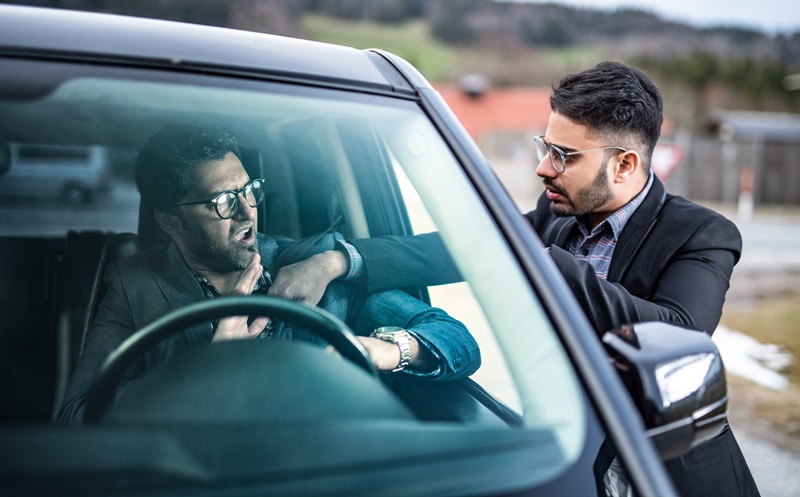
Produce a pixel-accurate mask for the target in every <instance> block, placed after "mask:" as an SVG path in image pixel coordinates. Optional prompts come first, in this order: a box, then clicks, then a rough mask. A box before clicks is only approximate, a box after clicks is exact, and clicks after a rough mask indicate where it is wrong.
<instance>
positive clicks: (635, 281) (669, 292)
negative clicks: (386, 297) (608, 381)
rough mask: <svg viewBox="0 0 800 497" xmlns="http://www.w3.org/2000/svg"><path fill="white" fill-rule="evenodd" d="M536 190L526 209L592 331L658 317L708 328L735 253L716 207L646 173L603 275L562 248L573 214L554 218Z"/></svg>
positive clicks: (734, 232) (732, 229)
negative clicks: (533, 203)
mask: <svg viewBox="0 0 800 497" xmlns="http://www.w3.org/2000/svg"><path fill="white" fill-rule="evenodd" d="M549 203H550V201H549V200H548V199H547V197H545V196H542V197H541V198H540V199H539V204H538V205H537V208H536V210H535V211H533V212H529V213H528V214H526V216H525V217H526V218H528V220H529V221H530V223H531V225H532V226H533V228H534V229H535V230H536V232H537V233H538V234H539V236H540V237H541V239H542V242H543V243H544V245H545V246H548V247H550V255H551V256H552V257H553V260H554V261H555V263H556V265H557V266H558V268H559V270H560V271H561V274H563V275H564V278H565V279H566V281H567V283H568V284H569V286H570V288H571V289H572V292H573V293H574V294H575V296H576V297H577V299H578V302H579V303H580V304H581V306H582V307H583V309H584V310H586V314H587V315H588V316H589V319H590V321H591V322H592V324H593V325H594V328H595V330H597V332H598V333H600V334H602V333H604V332H605V331H606V330H609V329H611V328H614V327H617V326H620V325H623V324H626V323H636V322H643V321H665V322H671V323H676V324H679V325H681V326H684V327H687V328H692V329H696V330H702V331H705V332H706V333H708V334H711V333H713V332H714V329H715V328H716V327H717V324H719V319H720V317H721V315H722V304H723V303H724V302H725V293H726V292H727V291H728V287H729V282H730V278H731V274H732V272H733V266H734V265H735V264H736V263H737V262H738V261H739V257H740V255H741V253H742V237H741V235H740V234H739V230H738V229H737V228H736V226H735V225H734V224H733V223H732V222H731V221H729V220H728V219H726V218H724V217H723V216H721V215H719V214H717V213H716V212H714V211H712V210H710V209H706V208H705V207H701V206H699V205H697V204H694V203H692V202H690V201H688V200H686V199H685V198H683V197H678V196H675V195H670V194H668V193H666V191H665V190H664V185H663V184H662V183H661V182H660V181H659V180H658V178H654V180H653V185H652V187H651V188H650V192H648V194H647V196H646V197H645V199H644V201H643V202H642V204H641V205H640V206H639V207H638V208H637V209H636V211H635V212H634V213H633V215H632V216H631V218H630V219H629V220H628V222H627V224H626V225H625V228H624V229H623V230H622V233H621V234H620V237H619V240H618V241H617V247H616V249H615V250H614V255H613V258H612V259H611V266H610V268H609V273H608V279H607V280H601V279H599V278H597V276H596V275H595V272H594V269H593V268H592V266H591V265H590V264H588V263H587V262H584V261H580V260H578V259H576V258H575V257H573V256H572V255H571V254H569V253H568V252H567V251H566V250H565V248H566V247H567V241H568V239H569V237H570V235H571V234H572V233H573V232H574V230H576V229H577V225H578V223H577V221H576V219H575V217H556V216H555V215H553V213H552V211H551V210H550V207H549Z"/></svg>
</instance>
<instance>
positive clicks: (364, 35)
mask: <svg viewBox="0 0 800 497" xmlns="http://www.w3.org/2000/svg"><path fill="white" fill-rule="evenodd" d="M300 26H301V29H302V31H303V35H304V36H305V37H306V38H309V39H311V40H316V41H323V42H327V43H335V44H337V45H346V46H351V47H355V48H360V49H364V48H380V49H382V50H386V51H388V52H391V53H393V54H396V55H398V56H400V57H402V58H404V59H405V60H407V61H408V62H409V63H411V64H412V65H413V66H414V67H416V68H417V69H418V70H419V71H420V72H421V73H422V75H423V76H425V77H426V78H427V79H428V80H429V81H431V82H434V83H436V82H446V81H447V82H452V81H454V80H455V79H456V78H457V77H458V76H461V75H462V74H465V73H471V72H478V73H483V74H487V75H489V76H490V79H492V80H493V83H497V84H499V85H501V86H502V85H506V84H511V85H533V86H550V84H552V82H553V81H554V80H556V79H558V78H560V77H561V76H563V75H564V74H566V73H570V72H575V71H579V70H582V69H585V68H587V67H590V66H592V65H593V64H596V63H597V62H599V61H601V60H604V59H605V58H606V57H607V55H605V54H604V53H603V51H602V50H601V49H599V48H597V47H566V48H541V47H539V48H524V47H515V48H510V47H509V48H508V49H506V50H502V49H500V51H498V49H497V48H496V47H495V48H494V49H492V48H491V47H486V48H484V49H480V48H461V47H454V46H449V45H446V44H444V43H441V42H440V41H438V40H436V39H434V38H433V36H431V33H430V26H429V25H428V23H427V22H425V21H413V22H407V23H403V24H396V25H390V24H378V23H375V22H367V21H360V22H359V21H346V20H342V19H336V18H332V17H326V16H320V15H313V14H306V15H305V16H304V17H303V19H302V20H301V22H300Z"/></svg>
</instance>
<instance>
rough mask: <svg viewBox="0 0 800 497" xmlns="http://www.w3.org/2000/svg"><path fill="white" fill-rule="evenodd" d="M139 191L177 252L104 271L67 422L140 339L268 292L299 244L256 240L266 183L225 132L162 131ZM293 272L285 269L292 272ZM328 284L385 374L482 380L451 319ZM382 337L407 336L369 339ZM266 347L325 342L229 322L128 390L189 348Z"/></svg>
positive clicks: (471, 344) (168, 348)
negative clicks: (198, 312)
mask: <svg viewBox="0 0 800 497" xmlns="http://www.w3.org/2000/svg"><path fill="white" fill-rule="evenodd" d="M136 181H137V186H138V188H139V192H140V195H141V202H142V203H143V205H152V206H154V210H153V216H154V220H155V222H157V224H158V226H159V227H160V228H161V230H163V231H164V232H165V233H166V234H167V235H169V237H170V239H171V242H169V243H167V244H162V245H159V246H156V247H154V248H151V249H148V250H144V251H142V252H139V253H138V254H135V255H133V256H130V257H127V258H123V259H120V260H118V261H115V262H112V263H110V264H109V265H108V267H107V269H106V273H105V279H104V281H105V285H106V288H107V290H106V294H105V296H104V297H103V299H102V300H101V302H100V304H99V307H98V311H97V314H96V317H95V319H94V321H93V324H92V326H91V328H90V330H89V332H88V334H87V336H86V343H85V346H84V350H83V353H82V355H81V357H80V360H79V362H78V364H77V366H76V368H75V371H74V373H73V375H72V377H71V378H70V381H69V384H68V387H67V391H66V394H65V401H64V403H63V404H62V407H61V410H60V413H59V421H60V422H64V423H70V422H79V421H80V420H81V419H82V413H83V408H84V404H85V400H86V396H87V393H88V391H89V388H90V386H91V383H92V381H93V378H94V377H95V375H96V373H97V372H98V370H99V368H100V366H101V365H102V363H103V361H104V360H105V359H106V358H107V357H108V355H109V354H110V353H111V352H112V351H113V350H114V349H115V348H116V347H117V346H119V345H120V344H121V343H122V342H123V341H124V340H125V339H126V338H128V337H129V336H130V335H132V334H133V333H134V332H135V331H136V330H138V329H140V328H142V327H143V326H145V325H147V324H149V323H150V322H152V321H153V320H155V319H157V318H158V317H160V316H162V315H164V314H165V313H167V312H169V311H171V310H173V309H175V308H178V307H181V306H183V305H186V304H188V303H191V302H195V301H199V300H202V299H204V298H213V297H215V296H218V295H250V294H264V293H266V292H267V291H268V290H269V288H270V287H271V285H272V279H273V275H272V274H270V272H269V270H268V269H266V268H269V267H270V266H271V265H272V264H273V263H274V262H275V261H276V259H277V258H278V257H279V256H280V255H281V254H282V253H284V252H286V253H288V252H289V251H290V250H291V249H292V247H293V246H294V247H295V248H296V245H294V244H293V242H292V241H291V240H288V239H279V238H273V237H269V236H267V235H264V234H260V233H257V232H256V226H257V221H258V212H257V209H256V207H257V206H258V205H259V204H260V203H261V201H262V200H263V196H264V192H263V190H264V188H263V183H264V181H265V180H263V179H259V178H250V177H249V176H248V174H247V172H246V170H245V169H244V166H243V165H242V162H241V160H240V155H239V152H238V144H237V140H236V138H235V137H234V136H232V135H231V134H230V133H228V132H226V131H224V130H221V129H218V128H215V127H209V126H203V125H197V124H195V125H170V126H167V127H165V128H164V129H162V130H161V131H159V132H158V133H156V134H155V135H154V136H153V137H152V138H151V139H150V140H149V141H148V142H147V143H146V144H145V146H144V147H143V148H142V150H141V151H140V154H139V157H138V159H137V166H136ZM340 240H341V236H340V235H339V234H337V233H328V234H324V235H322V236H319V237H317V238H316V239H314V240H313V241H312V243H311V246H310V247H305V246H304V247H303V252H304V254H303V255H302V258H305V257H309V256H310V257H311V258H312V259H314V258H316V259H320V260H323V261H325V263H326V264H327V263H329V262H330V261H332V260H336V261H338V262H340V263H344V264H346V266H347V267H350V266H351V264H350V263H349V261H347V260H344V261H342V260H340V259H338V258H337V259H333V258H330V257H327V256H325V255H322V254H324V253H328V254H330V253H334V252H335V253H340V254H344V253H347V248H341V247H338V246H337V244H339V242H340ZM340 250H341V251H340ZM317 256H319V257H317ZM341 270H342V268H335V270H331V271H327V272H328V273H338V272H340V271H341ZM291 271H292V270H291V267H289V268H288V269H287V270H286V271H284V273H287V274H289V275H291ZM284 278H285V277H284ZM354 278H356V279H357V277H354ZM289 279H291V278H289ZM328 283H329V281H324V282H320V284H321V286H322V287H327V289H326V290H324V292H323V293H322V294H321V295H320V297H319V302H318V305H319V307H321V308H323V309H325V310H327V311H328V312H330V313H332V314H333V315H335V316H337V317H339V318H340V319H342V320H346V319H347V321H348V324H350V325H351V326H353V328H354V329H355V331H356V332H357V333H358V334H359V335H367V336H359V337H358V339H359V340H360V341H361V343H362V345H363V346H364V347H365V348H366V349H367V351H368V352H369V354H370V357H371V358H372V361H373V363H374V365H375V367H376V368H377V369H378V370H381V371H395V372H402V373H405V374H410V375H414V376H418V377H422V378H428V379H434V380H456V379H461V378H465V377H467V376H469V375H470V374H472V373H473V372H475V371H476V370H477V369H478V367H479V365H480V352H479V349H478V345H477V343H476V342H475V340H474V339H473V337H472V336H471V335H470V333H469V332H468V331H467V329H466V328H465V327H464V326H463V325H462V324H461V323H460V322H458V321H456V320H455V319H453V318H451V317H450V316H448V315H447V314H446V313H445V312H444V311H442V310H440V309H435V308H432V307H430V306H428V305H427V304H425V303H423V302H421V301H420V300H417V299H415V298H413V297H411V296H409V295H408V294H406V293H404V292H401V291H398V290H394V291H386V292H381V293H374V294H371V295H364V296H363V297H362V298H361V300H360V305H359V307H358V309H355V310H354V309H353V308H352V303H353V302H355V301H356V300H355V299H352V298H351V297H352V296H353V294H354V292H359V291H360V290H359V288H360V287H361V285H349V284H346V283H343V282H340V281H335V282H332V283H330V284H328ZM315 304H316V302H315ZM348 318H349V319H348ZM383 326H393V327H399V328H402V331H398V332H397V333H394V334H391V335H386V334H380V335H379V334H374V333H373V334H372V335H373V336H369V335H370V332H371V331H372V330H373V329H375V328H378V327H383ZM258 338H262V339H270V338H275V339H294V340H305V341H310V342H318V341H319V339H315V338H314V337H313V336H311V335H310V333H308V332H306V331H304V330H302V329H293V328H292V327H291V326H283V325H281V326H273V323H272V322H271V321H270V319H269V318H267V317H257V318H255V319H253V320H249V319H248V317H247V316H233V317H226V318H223V319H220V320H218V322H214V323H211V322H207V323H202V324H201V325H198V326H194V327H191V328H190V329H187V330H185V331H184V333H183V334H179V335H173V336H172V337H170V338H168V339H165V340H164V341H163V342H161V343H160V344H158V346H156V347H155V348H153V349H151V350H150V351H148V352H147V353H146V354H145V355H144V357H143V358H142V359H141V360H140V361H139V363H138V364H137V365H136V367H135V368H132V371H131V372H130V373H129V375H128V377H127V380H128V381H130V380H132V379H135V378H138V377H140V376H141V375H142V374H144V373H145V372H146V371H148V370H150V369H152V367H154V366H155V365H156V364H158V363H160V362H162V361H164V360H166V359H168V358H170V357H172V356H174V355H175V354H177V353H179V352H181V351H182V350H185V349H187V348H189V347H191V346H193V345H197V344H204V343H209V342H216V341H223V340H231V339H258ZM323 345H324V344H323Z"/></svg>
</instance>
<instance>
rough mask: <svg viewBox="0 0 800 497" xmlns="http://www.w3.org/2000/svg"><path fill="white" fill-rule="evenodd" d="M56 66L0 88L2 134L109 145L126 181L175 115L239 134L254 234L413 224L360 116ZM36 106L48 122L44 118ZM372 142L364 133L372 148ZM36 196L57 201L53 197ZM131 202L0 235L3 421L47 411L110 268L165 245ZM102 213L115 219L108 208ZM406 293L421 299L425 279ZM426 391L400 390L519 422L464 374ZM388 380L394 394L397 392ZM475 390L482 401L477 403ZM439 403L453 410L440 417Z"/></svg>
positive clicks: (364, 232)
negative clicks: (197, 103) (59, 225)
mask: <svg viewBox="0 0 800 497" xmlns="http://www.w3.org/2000/svg"><path fill="white" fill-rule="evenodd" d="M12 66H18V67H15V69H17V70H18V72H19V73H21V74H25V73H26V71H29V70H33V69H32V68H31V67H28V66H26V63H24V62H12ZM52 69H53V81H52V82H50V86H48V87H43V88H36V89H31V90H30V94H26V95H15V94H11V95H9V94H8V92H7V93H6V94H5V95H2V101H1V102H0V108H2V111H3V113H4V115H6V116H10V115H13V116H15V117H19V119H4V120H3V121H2V124H0V126H2V128H0V138H2V141H3V142H4V143H26V142H31V141H38V142H42V141H47V142H49V143H56V144H60V145H79V144H80V145H85V144H95V145H96V144H100V145H103V146H106V147H108V148H109V150H110V151H111V152H110V153H111V156H112V158H114V159H115V160H116V161H115V163H114V164H113V165H114V166H115V168H116V169H115V170H116V172H117V174H118V175H127V180H128V182H129V183H128V184H130V178H131V176H132V168H133V161H134V160H135V153H136V148H137V147H139V146H140V145H141V144H142V143H144V141H145V140H146V139H147V138H148V135H149V134H150V133H152V132H153V130H156V129H158V128H159V127H160V126H161V125H163V124H166V123H168V122H173V121H176V120H185V121H205V122H211V123H214V124H218V125H223V126H227V127H228V128H230V129H232V130H234V132H235V134H236V135H237V136H238V137H239V139H240V142H241V153H242V161H243V164H244V165H245V167H246V169H247V170H248V173H249V174H250V177H264V178H268V180H267V182H266V188H267V191H266V195H265V197H266V201H265V202H263V203H262V204H261V206H260V208H259V210H260V212H259V213H260V216H259V224H260V226H259V231H261V232H264V233H268V234H270V235H273V236H286V237H291V238H294V239H301V238H304V237H307V236H311V235H314V234H315V233H320V232H323V231H326V230H331V231H339V232H340V233H342V234H344V235H345V236H347V237H368V236H379V235H382V234H410V233H411V228H410V225H409V223H408V218H407V215H406V213H405V206H404V205H403V199H402V197H401V196H400V195H398V194H397V193H396V192H395V191H396V189H397V180H396V178H395V177H394V172H393V171H394V170H393V168H392V165H391V161H392V158H391V157H389V156H388V155H387V153H386V150H387V149H386V147H383V146H380V143H379V141H378V140H379V137H377V136H376V135H375V134H374V133H370V132H368V130H367V129H366V128H367V127H368V126H369V124H368V123H365V122H364V121H363V120H359V119H356V118H352V117H342V118H340V119H335V118H331V117H319V116H315V115H307V116H306V115H296V114H297V110H296V109H293V111H294V113H295V115H288V114H282V113H281V112H279V110H280V109H275V110H272V109H267V110H266V111H264V114H266V116H267V118H266V119H265V118H264V115H263V114H261V113H259V114H258V115H257V116H256V115H254V112H253V111H252V110H250V109H245V110H243V111H242V112H239V113H236V112H233V111H231V109H230V108H229V107H228V108H227V109H226V112H224V113H222V112H220V113H218V114H215V113H214V111H213V110H211V109H214V108H215V107H214V105H211V104H209V105H208V106H207V107H206V108H204V109H201V110H197V109H191V110H188V109H187V108H186V107H188V106H189V104H190V102H191V101H192V98H190V97H186V98H183V99H178V100H176V101H172V102H169V104H167V103H166V102H165V99H166V98H167V96H164V95H170V94H169V92H164V91H161V92H153V93H151V94H149V95H147V97H145V95H144V92H147V91H148V90H149V89H150V87H151V85H150V84H148V82H147V76H148V75H147V74H146V73H143V74H139V75H138V77H140V78H142V79H143V80H144V81H142V82H141V83H140V84H139V85H135V84H133V83H129V82H120V81H115V80H113V79H108V80H104V79H102V78H98V77H97V72H98V69H96V68H93V69H92V71H91V72H92V77H87V78H84V79H81V78H75V77H74V76H75V75H74V74H73V72H74V68H71V67H62V66H60V65H59V64H52ZM99 72H100V73H101V74H102V73H103V72H104V70H103V69H101V70H99ZM112 72H113V71H112ZM6 74H10V73H6ZM60 78H63V79H60ZM6 86H10V85H6ZM120 87H121V88H120ZM122 90H124V91H122ZM160 94H163V95H161V97H160V98H159V97H158V95H160ZM103 96H104V97H105V98H103ZM242 105H244V103H242ZM242 109H244V107H243V108H242ZM242 109H236V110H242ZM43 115H48V116H49V117H48V118H47V119H42V116H43ZM120 116H123V117H120ZM370 139H371V140H374V142H373V143H369V142H368V140H370ZM377 166H380V167H377ZM11 167H14V165H13V164H11ZM306 178H314V181H306V180H305V179H306ZM0 181H1V179H0ZM129 188H130V186H129ZM387 199H389V200H388V201H387ZM15 200H16V201H17V202H22V203H23V204H24V202H25V201H26V199H24V198H23V199H15ZM28 201H30V200H28ZM37 202H38V201H37ZM42 202H43V203H44V204H53V206H54V208H56V209H60V208H62V206H60V205H58V202H59V200H58V199H51V200H47V199H46V200H44V201H42ZM9 204H10V205H9V208H10V210H9V209H7V210H9V212H8V215H12V213H13V209H11V208H13V207H14V206H15V205H16V204H11V200H9ZM131 204H138V199H136V198H135V197H134V198H133V199H132V200H131ZM134 209H136V210H137V212H138V215H137V217H138V219H137V221H136V225H135V227H134V226H132V225H130V224H129V226H127V227H126V226H120V227H119V228H115V227H114V226H113V225H112V226H108V227H107V229H91V228H86V227H84V226H82V225H81V223H84V224H85V220H81V221H79V222H78V223H77V224H76V226H75V227H73V228H70V229H67V230H66V231H65V232H64V233H50V234H48V235H47V236H44V237H43V236H42V233H32V234H31V236H3V237H2V238H0V254H2V264H3V266H4V267H3V274H4V275H5V277H4V278H2V285H3V287H4V288H3V290H2V295H3V299H2V300H3V302H2V303H3V308H2V312H3V316H4V318H5V319H4V321H5V326H4V330H3V333H2V337H1V338H0V340H2V341H3V344H4V346H3V347H0V350H2V351H3V355H4V357H3V358H2V360H0V363H2V364H3V366H2V367H3V368H5V369H6V370H7V372H8V373H9V377H11V378H13V381H12V382H10V383H8V384H6V386H5V387H4V388H6V389H7V390H8V391H7V392H6V394H5V395H4V397H5V398H7V399H9V402H7V403H5V404H4V405H5V407H4V409H3V410H4V412H3V413H2V422H4V423H15V422H25V423H28V422H46V421H48V420H49V419H52V418H53V416H54V415H55V413H56V411H57V409H58V406H59V405H60V403H61V400H62V398H63V394H64V388H65V386H66V383H67V381H68V379H69V376H70V373H71V371H72V370H73V369H74V366H75V363H76V362H77V360H78V358H79V356H80V352H81V350H82V346H83V343H84V338H85V335H86V332H87V331H88V329H89V326H90V324H91V322H92V319H93V317H94V313H95V311H96V307H97V303H98V302H99V300H100V299H101V298H102V296H103V294H104V285H103V274H104V269H105V267H106V265H107V264H108V262H110V261H112V260H115V259H116V258H118V257H122V256H126V255H131V254H133V253H135V252H137V251H139V250H142V249H145V248H148V247H151V246H154V245H156V244H159V243H163V242H165V241H166V240H167V238H166V235H165V234H164V233H163V232H161V231H160V229H159V228H158V227H157V226H155V223H154V221H153V220H152V216H150V215H147V213H148V211H149V210H151V209H150V208H148V206H145V205H139V206H138V208H137V207H135V205H134ZM85 217H87V218H89V217H90V216H85ZM20 221H23V220H20ZM111 221H112V224H113V221H114V218H113V217H112V218H111ZM23 222H25V221H23ZM26 224H28V225H29V227H32V228H33V227H35V225H36V222H35V221H34V222H31V221H30V220H28V221H27V222H26ZM131 224H132V223H131ZM31 225H33V226H31ZM131 228H133V229H131ZM4 235H5V234H4ZM407 290H408V291H409V292H410V293H412V294H414V295H415V296H417V297H418V298H421V299H425V300H427V299H428V296H427V292H426V290H425V289H424V288H418V289H407ZM31 330H37V332H36V333H32V332H31ZM21 361H24V364H23V363H20V362H21ZM412 383H413V382H412ZM428 386H429V385H426V384H424V383H423V384H422V385H414V384H412V385H411V386H409V387H407V388H408V389H409V391H410V392H411V393H410V394H408V395H406V397H407V398H408V399H409V402H412V403H414V404H415V405H416V409H423V408H424V406H428V410H427V411H420V412H418V416H420V417H422V418H427V419H447V418H451V419H456V418H462V419H469V418H475V419H479V418H481V417H487V413H489V414H490V416H491V417H492V418H495V417H496V416H498V415H499V416H500V419H503V420H504V422H505V423H508V424H511V425H519V424H520V417H519V415H518V414H516V413H514V412H513V411H512V410H511V409H508V408H506V407H505V406H503V405H502V404H501V403H499V402H495V401H493V399H492V397H491V396H490V395H488V393H486V392H484V391H483V390H482V389H481V388H480V387H479V386H478V385H477V384H476V383H474V382H469V381H466V382H463V386H462V387H460V388H457V389H452V391H450V392H448V393H447V394H446V395H448V396H449V397H450V400H451V402H448V403H441V402H424V401H422V399H421V395H422V391H424V390H425V388H427V387H428ZM451 387H452V386H451ZM397 388H398V390H399V391H401V392H402V391H403V387H397ZM465 391H466V392H468V394H467V395H461V396H462V397H463V399H464V400H465V402H466V403H465V405H460V406H458V407H454V406H457V405H458V400H457V399H458V398H459V396H460V394H463V392H465ZM401 395H402V393H401ZM431 395H433V394H432V393H431ZM436 395H444V393H437V394H436ZM475 396H478V397H480V398H481V399H482V400H481V402H475V401H474V399H475ZM446 405H450V406H451V407H453V409H450V412H449V413H448V412H446V411H447V409H445V406H446ZM469 406H471V407H469ZM487 407H488V410H487Z"/></svg>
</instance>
